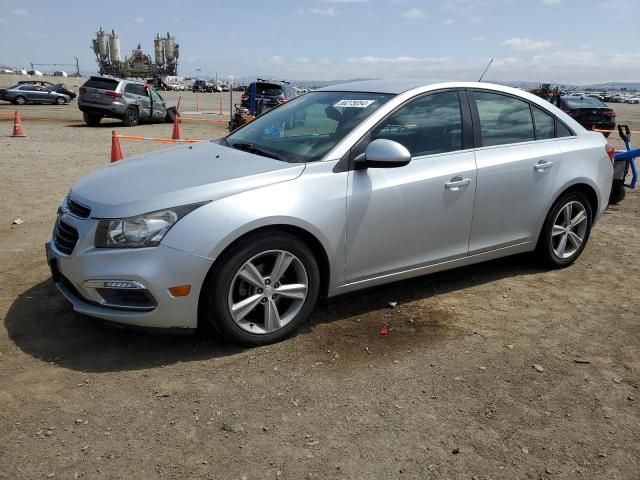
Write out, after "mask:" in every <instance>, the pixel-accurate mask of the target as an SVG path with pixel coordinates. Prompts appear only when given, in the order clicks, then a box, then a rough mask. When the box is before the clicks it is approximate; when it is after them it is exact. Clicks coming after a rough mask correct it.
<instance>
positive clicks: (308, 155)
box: [223, 92, 393, 163]
mask: <svg viewBox="0 0 640 480" xmlns="http://www.w3.org/2000/svg"><path fill="white" fill-rule="evenodd" d="M391 97H393V95H389V94H384V93H363V92H313V93H309V94H307V95H304V96H302V97H297V98H296V99H294V100H291V101H289V102H287V103H285V104H283V105H281V106H280V107H278V108H276V109H274V110H270V111H269V112H268V113H266V114H264V115H261V116H259V117H257V118H256V119H255V120H253V121H252V122H250V123H248V124H247V125H246V126H244V127H243V128H241V129H239V130H236V131H235V132H233V133H232V134H231V135H229V136H228V137H226V139H225V140H226V145H228V146H230V147H232V148H237V149H239V150H247V151H251V152H252V153H257V154H258V155H260V154H265V156H271V157H273V158H278V160H283V161H285V162H290V163H305V162H314V161H317V160H320V159H321V158H322V157H324V156H325V155H326V154H327V152H329V150H331V149H332V148H333V147H334V146H335V145H337V144H338V142H340V141H341V140H342V139H343V138H344V137H345V136H346V135H347V134H348V133H349V132H351V131H352V130H353V129H354V128H355V127H356V126H358V125H359V124H360V123H361V122H362V121H363V120H364V119H365V118H367V117H368V116H369V115H371V114H372V113H373V112H375V111H376V110H377V109H378V108H380V106H381V105H383V104H384V103H385V102H387V101H388V100H389V99H390V98H391ZM224 143H225V142H223V144H224Z"/></svg>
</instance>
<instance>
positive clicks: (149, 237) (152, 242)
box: [95, 202, 208, 248]
mask: <svg viewBox="0 0 640 480" xmlns="http://www.w3.org/2000/svg"><path fill="white" fill-rule="evenodd" d="M205 203H208V202H203V203H194V204H191V205H183V206H181V207H174V208H167V209H166V210H158V211H157V212H150V213H145V214H143V215H138V216H136V217H129V218H117V219H105V220H100V223H99V224H98V229H97V230H96V238H95V246H96V247H97V248H118V247H120V248H141V247H155V246H157V245H159V244H160V241H161V240H162V238H163V237H164V236H165V235H166V233H167V232H168V231H169V230H170V229H171V227H173V226H174V225H175V223H176V222H177V221H178V220H180V219H181V218H182V217H184V216H185V215H186V214H187V213H189V212H191V211H193V210H195V209H196V208H198V207H201V206H202V205H204V204H205Z"/></svg>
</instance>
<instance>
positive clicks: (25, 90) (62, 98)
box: [0, 83, 71, 105]
mask: <svg viewBox="0 0 640 480" xmlns="http://www.w3.org/2000/svg"><path fill="white" fill-rule="evenodd" d="M0 100H5V101H7V102H11V103H13V104H14V105H25V104H27V103H51V104H55V105H65V104H67V103H69V102H70V101H71V97H70V96H69V95H66V94H63V93H60V92H54V91H53V90H50V89H48V88H47V87H44V86H42V85H33V84H30V83H22V84H21V83H18V84H17V85H13V86H11V87H9V88H7V89H0Z"/></svg>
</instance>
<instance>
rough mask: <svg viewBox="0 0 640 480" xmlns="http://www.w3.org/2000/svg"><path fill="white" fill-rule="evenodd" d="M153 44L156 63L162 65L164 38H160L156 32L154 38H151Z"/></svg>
mask: <svg viewBox="0 0 640 480" xmlns="http://www.w3.org/2000/svg"><path fill="white" fill-rule="evenodd" d="M153 46H154V49H155V54H156V65H158V66H162V65H164V39H162V38H160V34H159V33H158V34H156V38H155V39H154V40H153Z"/></svg>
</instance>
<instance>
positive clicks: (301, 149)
mask: <svg viewBox="0 0 640 480" xmlns="http://www.w3.org/2000/svg"><path fill="white" fill-rule="evenodd" d="M612 158H613V148H612V147H611V146H610V145H609V144H607V142H606V140H605V139H604V137H603V136H602V135H601V134H598V133H593V132H589V131H586V130H585V129H584V128H582V127H581V126H580V125H579V124H578V123H576V122H575V121H574V120H573V119H572V118H571V117H569V116H567V115H566V114H565V113H563V112H562V111H560V110H559V109H557V108H555V107H554V106H552V105H551V104H549V103H547V102H546V101H544V100H541V99H540V98H538V97H535V96H533V95H530V94H527V93H524V92H522V91H519V90H515V89H512V88H508V87H503V86H497V85H490V84H486V83H445V84H437V85H416V84H415V83H413V84H412V83H408V82H360V83H353V84H347V85H339V86H334V87H327V88H324V89H321V90H318V91H315V92H312V93H309V94H307V95H304V96H301V97H298V98H296V99H294V100H291V101H290V102H287V103H285V104H283V105H281V106H279V107H278V108H276V109H274V110H272V111H270V112H268V113H267V114H265V115H262V116H260V117H258V118H256V119H255V120H254V121H252V122H251V123H248V124H246V125H245V126H243V127H242V128H240V129H238V130H236V131H235V132H233V133H231V134H230V135H228V136H227V137H225V138H223V139H220V140H216V141H212V142H203V143H200V144H196V145H193V146H186V147H178V148H173V149H168V150H164V151H161V152H154V153H150V154H145V155H142V156H139V157H136V158H132V159H129V160H126V161H122V162H118V163H114V164H112V165H110V166H108V167H105V168H103V169H101V170H98V171H96V172H94V173H92V174H90V175H88V176H87V177H85V178H83V179H81V180H79V181H78V182H77V183H76V184H75V185H73V187H72V189H71V191H70V192H69V194H68V196H67V197H66V198H65V199H64V200H63V202H62V204H61V206H60V208H59V213H58V218H57V220H56V224H55V228H54V231H53V237H52V240H51V242H50V243H49V244H47V252H48V261H49V264H50V266H51V269H52V274H53V280H54V281H55V283H56V285H57V286H58V288H59V290H60V291H61V292H62V294H63V295H64V296H65V297H66V298H67V299H68V300H69V301H70V302H71V303H72V305H73V308H74V309H75V310H76V311H78V312H82V313H84V314H87V315H90V316H94V317H98V318H101V319H105V320H108V321H111V322H118V323H122V324H129V325H136V326H142V327H161V328H164V329H194V328H196V327H197V326H198V325H199V324H202V323H205V322H206V323H210V324H211V325H213V326H214V327H215V328H216V330H217V331H218V332H219V333H220V334H221V335H222V336H223V337H224V338H226V339H227V340H228V341H231V342H234V343H238V344H242V345H260V344H266V343H270V342H274V341H278V340H281V339H283V338H286V337H287V336H289V335H291V334H293V333H294V332H295V331H296V330H297V329H298V328H299V327H300V326H301V324H302V323H303V322H304V321H305V320H306V319H307V318H308V317H309V316H310V314H311V312H312V310H313V308H314V305H315V303H316V300H317V299H318V297H319V296H320V295H322V296H328V297H331V296H334V295H339V294H342V293H346V292H350V291H354V290H359V289H363V288H367V287H371V286H374V285H379V284H384V283H388V282H393V281H397V280H401V279H405V278H409V277H415V276H418V275H424V274H428V273H431V272H436V271H440V270H446V269H450V268H455V267H460V266H463V265H469V264H472V263H477V262H482V261H485V260H489V259H494V258H498V257H503V256H507V255H513V254H517V253H522V252H534V251H535V253H536V255H537V256H538V258H539V260H540V262H541V263H542V264H544V265H546V266H548V267H551V268H561V267H566V266H568V265H570V264H571V263H573V262H574V261H575V260H576V259H577V258H578V257H579V256H580V254H581V253H582V251H583V250H584V248H585V245H586V244H587V241H588V240H589V234H590V232H591V228H592V226H593V225H594V223H595V222H596V221H597V220H598V218H599V217H600V216H601V215H602V213H603V212H604V210H605V209H606V207H607V201H608V198H609V193H610V190H611V184H612V175H613V166H612Z"/></svg>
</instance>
